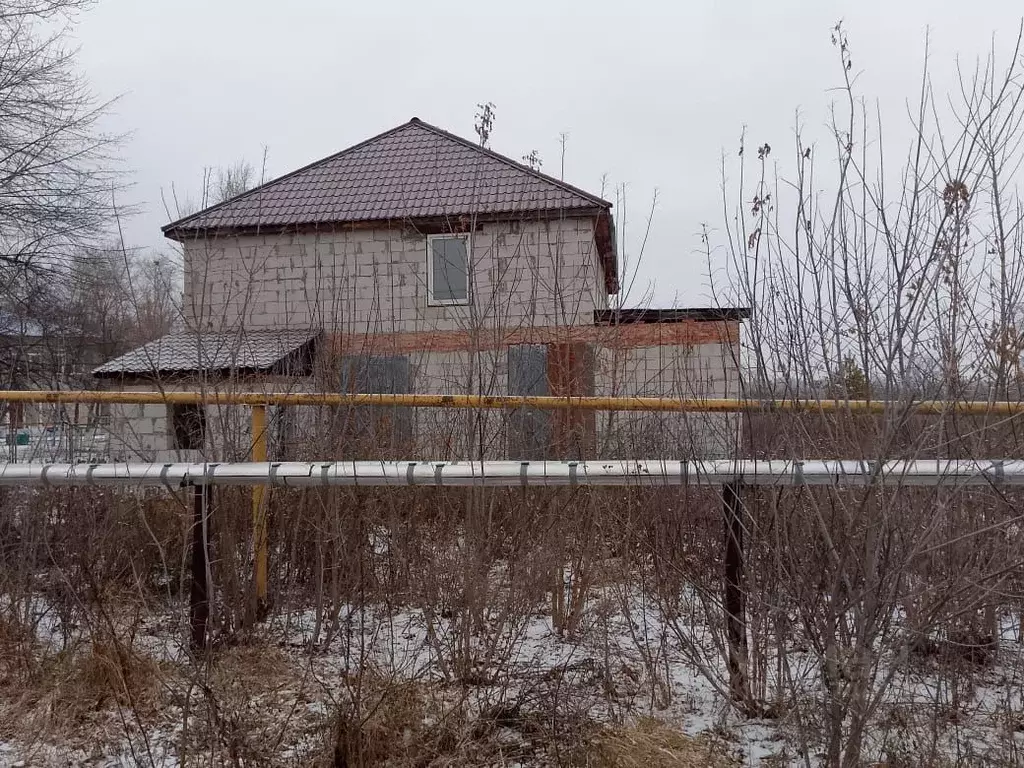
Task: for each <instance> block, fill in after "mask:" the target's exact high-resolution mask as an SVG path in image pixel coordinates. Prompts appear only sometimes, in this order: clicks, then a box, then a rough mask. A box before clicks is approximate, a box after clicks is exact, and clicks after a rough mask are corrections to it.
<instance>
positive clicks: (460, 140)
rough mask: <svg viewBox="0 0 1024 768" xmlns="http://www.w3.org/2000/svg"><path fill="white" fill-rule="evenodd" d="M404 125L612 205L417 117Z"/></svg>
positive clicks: (600, 203)
mask: <svg viewBox="0 0 1024 768" xmlns="http://www.w3.org/2000/svg"><path fill="white" fill-rule="evenodd" d="M406 125H420V126H422V127H423V128H426V129H427V130H428V131H431V132H433V133H436V134H438V135H439V136H443V137H444V138H446V139H451V140H453V141H456V142H458V143H459V144H462V145H463V146H466V147H469V148H470V149H473V150H476V151H477V152H480V153H481V154H484V155H487V156H488V157H491V158H493V159H495V160H498V161H499V162H502V163H505V165H509V166H511V167H513V168H515V169H516V170H518V171H523V172H525V173H527V174H529V175H531V176H533V177H535V178H537V179H540V180H541V181H545V182H547V183H548V184H554V185H555V186H557V187H561V188H562V189H564V190H565V191H566V192H571V193H572V194H574V195H579V196H580V197H583V198H586V199H587V200H590V201H591V202H592V203H594V204H596V205H599V206H607V207H609V208H610V207H611V205H612V204H611V203H610V202H609V201H607V200H605V199H604V198H601V197H598V196H597V195H593V194H591V193H590V192H587V191H586V190H584V189H581V188H580V187H576V186H573V185H572V184H569V183H568V182H566V181H562V180H561V179H556V178H555V177H554V176H549V175H548V174H546V173H544V172H543V171H538V170H536V169H535V168H531V167H530V166H528V165H525V164H524V163H519V162H516V161H515V160H513V159H512V158H511V157H509V156H508V155H503V154H501V153H500V152H495V151H494V150H493V149H489V148H488V147H485V146H482V145H480V144H474V143H473V142H472V141H470V140H469V139H466V138H463V137H462V136H459V135H457V134H454V133H451V132H450V131H446V130H445V129H444V128H439V127H438V126H436V125H433V124H432V123H428V122H426V121H425V120H420V119H419V118H418V117H414V118H412V119H411V120H410V121H409V122H408V123H406Z"/></svg>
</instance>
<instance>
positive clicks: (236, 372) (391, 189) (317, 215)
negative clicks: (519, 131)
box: [96, 118, 746, 459]
mask: <svg viewBox="0 0 1024 768" xmlns="http://www.w3.org/2000/svg"><path fill="white" fill-rule="evenodd" d="M164 234H165V235H166V236H167V237H168V238H170V239H172V240H175V241H177V242H178V243H180V245H181V248H182V251H183V256H184V259H183V263H184V302H183V303H184V309H185V315H186V317H185V320H186V327H187V329H188V330H187V332H186V333H184V334H180V335H176V336H174V337H173V338H165V339H161V340H158V341H156V342H153V344H151V345H147V347H144V348H142V349H140V350H136V351H134V352H132V353H130V354H128V355H125V356H123V357H120V358H117V359H115V360H112V361H110V362H108V363H106V364H105V365H103V366H102V367H100V368H98V369H97V370H96V375H97V376H99V377H101V378H102V379H103V380H104V382H105V383H106V384H107V385H108V386H111V387H123V388H126V389H132V388H152V387H153V386H161V387H169V388H196V387H203V388H217V389H230V388H237V389H260V388H266V389H267V390H268V391H269V390H281V389H294V390H309V389H312V390H318V391H319V390H324V391H348V392H395V393H403V392H423V393H440V394H455V393H470V394H485V395H486V394H512V395H520V394H521V395H531V394H549V395H590V394H603V395H660V396H680V397H701V396H708V397H710V396H718V397H721V396H729V395H733V394H735V393H736V392H737V386H738V376H737V357H738V345H739V333H740V324H741V322H742V320H743V319H744V318H745V317H746V312H745V310H742V309H718V308H715V309H694V310H663V311H658V310H653V309H645V310H642V311H639V310H636V311H622V310H620V309H618V308H616V306H615V302H614V297H615V296H616V294H617V293H618V291H619V287H620V286H619V269H620V265H619V262H618V256H617V253H616V234H615V225H614V221H613V218H612V205H611V203H609V202H608V201H607V200H605V199H603V198H602V197H600V196H598V195H595V194H592V193H589V192H586V191H584V190H582V189H579V188H577V187H574V186H572V185H570V184H567V183H565V182H564V181H561V180H559V179H556V178H553V177H551V176H547V175H545V174H543V173H540V172H539V171H537V170H534V169H532V168H529V167H527V166H524V165H522V164H520V163H517V162H515V161H513V160H510V159H509V158H507V157H504V156H502V155H499V154H497V153H495V152H493V151H491V150H489V149H487V148H485V147H482V146H479V145H478V144H476V143H474V142H471V141H467V140H465V139H463V138H460V137H458V136H455V135H453V134H451V133H448V132H447V131H444V130H442V129H440V128H437V127H435V126H433V125H430V124H428V123H425V122H423V121H421V120H419V119H417V118H413V119H412V120H410V121H409V122H407V123H404V124H403V125H399V126H398V127H396V128H393V129H391V130H389V131H386V132H384V133H382V134H380V135H378V136H375V137H373V138H370V139H368V140H366V141H364V142H362V143H360V144H357V145H355V146H353V147H350V148H348V149H346V150H343V151H342V152H339V153H337V154H335V155H332V156H330V157H327V158H324V159H322V160H319V161H317V162H314V163H312V164H310V165H307V166H305V167H303V168H300V169H298V170H296V171H293V172H292V173H289V174H287V175H285V176H282V177H280V178H278V179H275V180H273V181H270V182H268V183H266V184H263V185H262V186H259V187H257V188H255V189H252V190H250V191H248V192H246V193H244V194H241V195H239V196H237V197H235V198H232V199H230V200H227V201H225V202H223V203H220V204H218V205H215V206H212V207H210V208H207V209H206V210H203V211H200V212H198V213H195V214H193V215H190V216H187V217H185V218H183V219H181V220H179V221H175V222H173V223H171V224H169V225H167V226H166V227H164ZM297 361H298V362H297ZM203 418H204V419H205V421H204V422H203V423H204V424H205V425H207V426H206V427H204V429H206V434H207V437H206V439H205V440H204V441H197V440H194V439H191V438H190V437H189V436H190V435H191V434H193V432H194V431H195V430H194V429H193V427H195V425H196V424H198V423H199V422H198V419H199V417H198V416H197V415H195V414H192V415H189V416H186V415H185V413H184V411H182V410H181V409H179V410H178V411H177V412H174V411H169V410H168V409H167V408H165V407H163V406H145V407H142V406H138V407H125V408H123V409H122V410H121V411H120V412H119V413H118V414H117V416H116V417H115V419H116V420H118V424H119V425H120V427H119V428H122V429H123V430H124V431H125V432H126V433H129V432H135V433H136V434H137V435H139V436H141V437H143V438H144V439H143V440H142V441H141V442H140V445H139V449H138V451H139V455H145V456H151V457H153V456H163V455H165V454H168V455H169V454H170V453H174V452H178V455H181V454H180V452H181V451H190V450H194V451H200V452H205V453H206V455H211V454H216V455H217V456H218V457H222V456H225V455H234V454H235V453H244V451H245V450H246V446H247V444H248V442H249V440H250V439H251V436H250V435H248V434H247V432H246V429H247V428H246V427H245V425H244V419H238V418H236V417H234V416H232V417H224V421H225V423H227V422H230V423H232V424H236V425H238V431H237V434H235V435H234V438H233V440H231V441H226V440H224V439H221V440H220V441H214V442H211V440H210V437H209V434H208V433H209V432H210V431H211V430H210V429H209V428H208V425H209V424H210V423H212V421H214V419H213V418H212V414H207V415H206V416H204V417H203ZM186 421H188V424H192V427H190V426H188V424H186V423H185V422H186ZM275 423H276V425H277V426H276V427H275V435H277V436H278V438H279V444H278V446H277V449H276V450H277V451H278V452H279V455H280V456H285V455H287V456H288V457H290V458H291V457H299V456H303V455H307V456H310V457H313V456H316V457H320V458H323V457H325V456H337V457H342V456H350V455H357V454H358V455H360V456H362V457H366V458H371V457H372V458H408V457H422V458H440V459H444V458H480V457H483V456H488V457H503V456H509V457H511V458H530V457H539V456H551V457H557V458H568V457H575V456H584V455H593V454H594V453H595V452H596V453H601V454H603V455H612V454H615V453H621V454H628V455H636V454H637V452H639V453H648V454H650V453H651V452H654V451H665V452H668V453H672V454H673V455H680V454H687V455H689V454H693V453H699V454H705V453H714V454H724V453H727V452H728V451H729V450H730V449H731V446H732V444H733V442H734V440H735V424H734V422H733V421H731V420H730V418H729V417H725V416H721V415H719V416H716V417H706V418H703V419H696V418H694V417H689V418H687V417H685V416H682V415H676V416H666V415H662V416H654V415H639V414H623V413H620V414H595V413H593V412H580V413H573V412H558V413H548V412H544V413H535V412H529V409H516V410H515V411H513V412H510V413H506V412H501V411H456V410H450V409H417V410H415V411H414V412H409V411H408V410H405V409H383V408H374V409H372V410H368V409H365V408H363V409H353V410H352V411H351V412H346V413H340V412H339V411H338V409H334V410H331V409H323V410H322V411H317V412H316V413H314V412H313V409H311V408H306V409H302V408H295V409H289V412H281V413H278V414H276V416H275ZM195 429H198V427H195ZM225 431H228V430H226V429H225ZM228 443H230V446H229V445H228Z"/></svg>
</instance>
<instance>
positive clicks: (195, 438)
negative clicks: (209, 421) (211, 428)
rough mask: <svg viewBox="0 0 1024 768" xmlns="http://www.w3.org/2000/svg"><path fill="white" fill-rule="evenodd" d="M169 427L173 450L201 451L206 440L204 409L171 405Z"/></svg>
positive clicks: (199, 406) (185, 405)
mask: <svg viewBox="0 0 1024 768" xmlns="http://www.w3.org/2000/svg"><path fill="white" fill-rule="evenodd" d="M171 427H172V430H173V433H174V448H175V450H178V451H201V450H203V447H204V443H205V439H206V407H205V406H202V405H195V404H192V403H189V404H178V405H172V406H171Z"/></svg>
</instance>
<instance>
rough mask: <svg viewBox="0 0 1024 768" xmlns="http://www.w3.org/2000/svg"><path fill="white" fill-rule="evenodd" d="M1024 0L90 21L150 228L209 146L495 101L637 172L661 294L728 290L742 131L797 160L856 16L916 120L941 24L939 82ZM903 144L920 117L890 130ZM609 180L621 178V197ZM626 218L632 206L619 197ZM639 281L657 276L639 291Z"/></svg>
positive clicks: (624, 180)
mask: <svg viewBox="0 0 1024 768" xmlns="http://www.w3.org/2000/svg"><path fill="white" fill-rule="evenodd" d="M1021 10H1022V8H1021V6H1020V5H1019V4H1018V3H1015V2H1009V1H1006V2H994V1H993V2H980V1H978V0H975V1H974V2H971V3H963V2H946V1H944V0H930V1H923V0H914V2H907V1H906V0H888V2H878V1H877V0H859V1H858V2H849V3H838V2H836V3H833V2H824V1H821V0H815V1H814V2H794V1H792V0H788V1H787V0H773V2H758V3H753V2H740V1H736V0H734V1H732V2H725V1H715V0H693V1H692V2H681V1H680V0H675V2H668V1H664V2H654V1H645V0H634V1H633V2H629V3H626V2H615V3H611V2H604V0H590V1H589V2H586V3H583V2H572V3H570V2H560V1H559V0H516V1H515V2H507V3H495V2H474V3H470V2H437V1H433V0H432V1H430V2H423V0H419V1H418V2H412V1H405V2H389V1H387V0H377V1H376V2H373V3H356V2H351V1H345V0H288V2H281V0H144V1H143V0H99V2H98V4H97V6H96V7H95V8H93V9H92V10H90V11H89V12H88V13H87V14H85V15H83V16H82V17H80V20H79V23H78V26H77V28H76V29H75V30H74V37H75V39H76V40H77V42H78V43H80V45H81V55H80V65H81V68H82V69H83V71H84V74H85V75H86V76H87V78H88V79H89V81H90V82H91V84H92V86H93V88H94V90H95V91H96V92H97V93H98V94H99V95H100V96H101V97H102V98H113V97H115V96H120V100H119V101H118V103H117V104H116V107H115V109H114V113H113V114H112V115H111V117H110V119H109V120H108V121H107V127H108V128H109V129H111V130H114V131H118V132H122V131H123V132H130V133H131V137H130V139H129V140H128V141H127V142H126V144H125V145H124V149H123V154H124V162H125V165H126V167H127V168H128V169H130V171H131V172H132V177H131V179H132V182H133V187H132V189H131V190H130V192H129V200H128V201H126V202H132V203H135V204H138V205H140V206H141V210H142V213H140V214H139V215H138V216H136V217H134V218H133V219H132V220H130V221H129V222H127V224H126V238H127V239H128V240H129V242H130V244H132V245H139V246H150V247H163V246H164V240H163V238H162V236H161V234H160V226H161V225H162V224H164V223H166V221H167V220H168V219H167V215H166V213H165V210H164V207H163V204H162V203H161V193H162V192H164V193H167V192H169V191H170V187H171V185H172V183H173V184H174V185H175V186H176V187H177V188H178V189H179V190H186V191H194V190H196V189H197V188H198V187H199V186H200V183H201V178H202V173H203V168H204V167H209V166H217V165H227V164H230V163H232V162H233V161H236V160H238V159H240V158H243V157H244V158H245V159H247V160H249V161H250V162H251V163H253V164H254V165H257V166H258V165H260V164H261V163H262V158H263V152H264V148H266V152H267V155H266V157H267V161H266V162H267V174H268V177H274V176H277V175H280V174H282V173H286V172H288V171H290V170H293V169H294V168H297V167H299V166H301V165H304V164H306V163H308V162H310V161H312V160H316V159H318V158H320V157H323V156H325V155H328V154H331V153H334V152H337V151H338V150H341V149H343V148H345V147H347V146H350V145H352V144H354V143H356V142H358V141H361V140H362V139H364V138H367V137H369V136H371V135H373V134H376V133H379V132H381V131H383V130H386V129H388V128H391V127H393V126H395V125H397V124H399V123H402V122H404V121H406V120H408V119H409V118H410V117H412V116H414V115H415V116H418V117H420V118H422V119H423V120H426V121H428V122H432V123H434V124H436V125H439V126H441V127H443V128H446V129H448V130H450V131H452V132H454V133H457V134H459V135H462V136H465V137H467V138H473V137H474V133H473V118H474V113H475V111H476V104H477V103H479V102H484V101H491V102H494V104H495V105H496V108H497V119H496V123H495V127H494V131H493V134H492V137H491V147H492V148H493V149H495V150H497V151H499V152H502V153H504V154H507V155H509V156H511V157H513V158H516V159H519V158H521V157H522V156H523V155H525V154H527V153H529V152H530V151H531V150H537V151H538V152H539V154H540V156H541V158H542V160H543V163H544V165H543V170H544V171H546V172H548V173H551V174H553V175H556V176H557V175H559V173H560V153H561V149H560V143H559V136H560V134H563V133H564V134H566V136H567V140H566V156H565V178H566V180H567V181H569V182H571V183H573V184H576V185H577V186H581V187H583V188H584V189H587V190H588V191H592V192H598V193H599V192H601V191H602V184H604V185H605V193H606V195H608V196H612V195H614V191H613V189H614V187H615V186H617V185H621V184H625V185H626V189H627V195H628V206H627V210H626V221H625V227H626V232H627V241H628V246H629V248H630V250H631V251H633V252H634V255H635V253H636V250H637V248H638V245H639V242H640V239H641V236H642V234H643V228H644V224H645V222H644V219H645V218H646V215H647V210H648V209H649V207H650V203H651V200H652V197H653V195H654V193H655V190H657V209H656V211H655V215H654V221H653V226H652V231H651V236H650V239H649V241H648V243H647V247H646V251H645V253H644V259H643V264H642V268H641V278H640V282H641V289H642V288H643V287H644V286H646V285H653V286H654V298H655V303H656V304H659V305H663V306H668V305H670V304H672V303H673V302H676V303H678V304H681V305H700V304H706V303H708V302H709V293H708V288H707V284H708V281H707V276H706V272H707V269H706V266H705V264H704V262H703V259H702V257H701V256H700V255H699V248H700V240H699V237H698V233H699V230H700V227H701V224H702V223H704V222H707V223H709V224H710V225H712V226H713V227H717V228H719V229H720V228H721V225H722V213H721V204H720V199H721V197H720V165H721V157H722V152H723V151H725V152H727V153H729V154H730V156H732V155H734V154H735V149H736V147H737V145H738V144H737V142H738V137H739V135H740V132H741V130H742V129H743V127H744V126H746V129H747V134H748V137H749V143H751V144H761V143H764V142H768V143H770V144H772V146H773V147H775V148H776V153H775V154H776V155H779V156H780V160H784V152H783V151H782V150H784V149H785V148H786V147H787V145H788V146H791V145H792V137H793V126H794V123H795V120H796V115H797V113H798V112H799V113H800V114H801V115H802V118H803V120H804V122H805V123H806V126H807V128H806V134H807V135H812V136H814V137H817V138H820V139H825V138H826V133H825V130H824V126H825V121H826V118H827V115H828V108H829V105H830V103H831V102H832V100H833V98H834V97H835V94H834V92H832V91H830V89H832V88H834V87H835V86H836V85H837V84H838V83H839V82H840V81H841V72H840V69H839V66H838V63H837V56H836V51H835V49H834V48H833V46H832V44H831V41H830V29H831V27H832V26H833V25H834V24H835V22H836V21H837V20H839V19H840V18H842V19H843V20H844V25H845V27H846V29H847V32H848V34H849V37H850V44H851V48H852V51H853V60H854V69H855V71H856V72H857V73H858V77H859V88H860V91H861V92H862V93H863V94H864V95H865V96H867V97H869V98H871V99H877V101H878V105H879V107H880V108H881V110H882V113H883V115H885V116H886V119H887V121H888V123H889V125H895V124H903V123H904V122H905V115H906V106H905V105H906V102H907V99H908V98H913V97H914V95H915V94H916V92H917V90H918V83H919V78H920V74H921V69H922V66H923V63H922V62H923V51H924V40H925V35H926V32H928V31H929V30H930V34H931V62H932V63H931V70H932V76H933V80H934V82H935V86H936V89H937V90H946V89H947V88H950V89H951V88H953V87H954V85H955V80H954V75H955V64H956V57H957V56H959V57H960V59H961V61H965V62H967V63H970V64H971V65H973V63H974V62H975V61H976V59H977V58H978V57H979V56H984V55H985V54H986V52H987V51H988V50H989V48H990V46H991V43H992V40H993V36H995V40H996V44H997V50H1002V51H1003V52H1004V53H1005V52H1006V51H1007V50H1008V49H1009V48H1010V47H1011V45H1012V43H1013V41H1014V38H1015V36H1016V31H1017V26H1018V24H1019V20H1020V19H1019V17H1020V14H1021ZM886 136H887V140H890V137H891V140H892V141H893V142H896V143H899V146H895V147H894V148H895V149H902V143H901V142H904V141H905V134H903V133H901V132H900V131H899V130H898V129H894V130H892V131H887V133H886ZM609 199H614V198H613V197H609ZM618 214H619V226H620V227H622V225H623V222H622V216H621V214H622V210H621V207H620V210H619V211H618ZM637 296H639V293H638V294H637Z"/></svg>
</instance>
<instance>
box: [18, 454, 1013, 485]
mask: <svg viewBox="0 0 1024 768" xmlns="http://www.w3.org/2000/svg"><path fill="white" fill-rule="evenodd" d="M728 484H742V485H747V486H751V485H761V486H804V485H826V486H836V487H858V486H859V487H863V486H866V485H900V486H955V487H963V486H989V485H1009V486H1024V461H1004V460H999V459H968V460H963V459H922V460H917V461H887V462H882V463H878V462H871V461H853V460H842V459H836V460H829V461H800V460H787V461H781V460H772V461H762V460H745V459H740V460H733V459H726V460H715V461H701V460H695V461H666V460H662V459H649V460H620V459H609V460H591V461H453V462H445V461H322V462H317V461H288V462H232V463H212V462H211V463H206V464H201V463H185V462H180V463H167V464H161V463H142V462H139V463H134V462H133V463H109V464H106V463H104V464H6V465H0V486H32V485H35V486H157V487H159V486H165V487H171V488H179V487H183V486H197V485H203V486H217V485H225V486H251V487H261V488H265V487H284V488H310V487H323V486H422V487H451V486H495V487H518V486H524V487H527V486H542V487H546V486H576V485H580V486H584V485H593V486H637V485H646V486H659V485H669V486H682V485H703V486H709V485H711V486H720V485H728Z"/></svg>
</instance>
